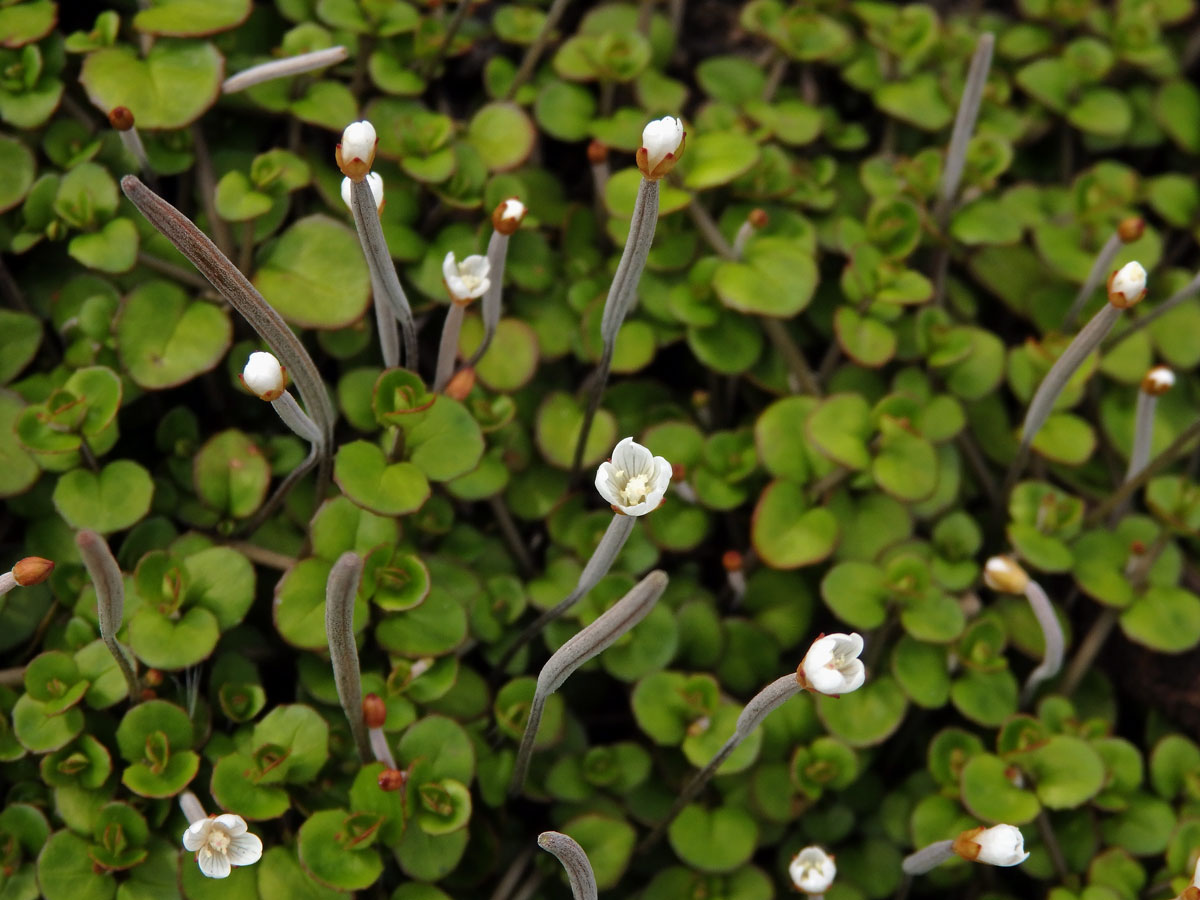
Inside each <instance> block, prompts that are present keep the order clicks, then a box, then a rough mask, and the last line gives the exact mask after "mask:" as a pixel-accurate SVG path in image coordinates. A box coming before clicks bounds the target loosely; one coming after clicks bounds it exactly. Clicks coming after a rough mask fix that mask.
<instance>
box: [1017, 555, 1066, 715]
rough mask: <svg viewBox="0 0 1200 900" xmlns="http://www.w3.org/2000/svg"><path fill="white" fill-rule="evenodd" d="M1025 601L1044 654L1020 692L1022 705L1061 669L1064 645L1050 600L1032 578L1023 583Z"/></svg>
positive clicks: (1060, 628) (1060, 627) (1060, 626)
mask: <svg viewBox="0 0 1200 900" xmlns="http://www.w3.org/2000/svg"><path fill="white" fill-rule="evenodd" d="M1025 599H1026V600H1028V601H1029V608H1030V609H1032V610H1033V615H1034V618H1036V619H1037V622H1038V625H1040V626H1041V628H1042V640H1043V642H1044V643H1045V652H1044V653H1043V654H1042V661H1041V663H1039V664H1038V667H1037V668H1036V669H1034V670H1033V671H1032V672H1030V673H1029V678H1028V680H1026V682H1025V687H1024V688H1023V689H1022V691H1021V702H1022V704H1025V703H1028V702H1029V701H1030V700H1032V699H1033V694H1034V691H1036V690H1037V686H1038V685H1039V684H1041V683H1042V682H1043V681H1047V680H1048V679H1051V678H1053V677H1054V676H1055V675H1057V674H1058V670H1059V669H1061V668H1062V661H1063V645H1064V643H1065V639H1064V637H1063V632H1062V625H1060V624H1059V622H1058V616H1056V615H1055V614H1054V607H1053V606H1052V605H1051V604H1050V598H1049V597H1047V596H1046V592H1045V591H1044V590H1042V587H1041V585H1039V584H1038V583H1037V582H1036V581H1034V580H1033V579H1032V578H1031V579H1029V580H1028V581H1027V582H1026V583H1025Z"/></svg>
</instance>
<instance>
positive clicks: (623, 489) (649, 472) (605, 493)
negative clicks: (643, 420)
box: [596, 437, 671, 516]
mask: <svg viewBox="0 0 1200 900" xmlns="http://www.w3.org/2000/svg"><path fill="white" fill-rule="evenodd" d="M670 483H671V464H670V463H669V462H667V461H666V460H665V459H663V458H662V457H661V456H655V455H654V454H652V453H651V452H650V451H649V450H647V449H646V448H645V447H643V446H642V445H641V444H638V443H635V442H634V440H633V438H631V437H627V438H625V439H624V440H623V441H621V443H619V444H617V446H616V448H615V449H614V450H613V455H612V459H611V460H609V461H608V462H602V463H600V468H598V469H597V470H596V490H598V491H599V492H600V496H601V497H603V498H604V499H605V500H607V501H608V502H609V503H611V504H612V507H613V509H614V510H615V511H616V512H619V513H623V514H624V515H627V516H644V515H645V514H646V513H648V512H653V511H654V510H656V509H658V506H659V504H660V503H662V499H663V496H664V495H665V494H666V493H667V485H669V484H670Z"/></svg>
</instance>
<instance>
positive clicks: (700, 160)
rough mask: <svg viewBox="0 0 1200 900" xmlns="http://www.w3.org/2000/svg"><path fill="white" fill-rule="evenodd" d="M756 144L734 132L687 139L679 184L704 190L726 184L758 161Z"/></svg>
mask: <svg viewBox="0 0 1200 900" xmlns="http://www.w3.org/2000/svg"><path fill="white" fill-rule="evenodd" d="M758 156H759V149H758V144H756V143H755V142H754V140H753V139H752V138H750V137H748V136H747V135H744V134H739V133H738V132H735V131H718V132H710V133H707V134H700V135H696V136H695V137H693V138H689V140H688V142H687V145H686V147H685V149H684V153H683V157H682V159H681V161H680V163H679V168H680V169H681V170H682V171H683V172H684V175H683V186H684V187H685V188H687V189H688V190H690V191H704V190H708V189H709V188H714V187H720V186H721V185H723V184H728V183H729V182H731V181H733V180H734V179H735V178H737V177H738V176H740V175H744V174H745V173H746V172H748V171H750V169H751V168H752V167H753V166H754V164H755V163H756V162H758Z"/></svg>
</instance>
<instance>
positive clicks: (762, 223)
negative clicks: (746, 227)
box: [746, 209, 771, 229]
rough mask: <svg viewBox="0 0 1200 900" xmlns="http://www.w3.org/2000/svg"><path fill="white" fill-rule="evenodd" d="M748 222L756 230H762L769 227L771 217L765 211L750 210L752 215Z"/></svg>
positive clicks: (749, 216)
mask: <svg viewBox="0 0 1200 900" xmlns="http://www.w3.org/2000/svg"><path fill="white" fill-rule="evenodd" d="M746 221H747V222H749V223H750V224H751V225H753V226H754V227H755V228H759V229H762V228H766V227H767V225H769V224H770V222H771V217H770V216H769V215H767V211H766V210H765V209H752V210H750V214H749V215H748V216H746Z"/></svg>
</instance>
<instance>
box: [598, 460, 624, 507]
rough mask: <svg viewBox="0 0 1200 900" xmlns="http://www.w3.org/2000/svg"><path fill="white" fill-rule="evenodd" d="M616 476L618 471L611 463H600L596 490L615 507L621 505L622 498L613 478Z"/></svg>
mask: <svg viewBox="0 0 1200 900" xmlns="http://www.w3.org/2000/svg"><path fill="white" fill-rule="evenodd" d="M615 474H616V469H615V468H614V466H613V464H612V463H610V462H602V463H600V468H598V469H597V470H596V490H598V491H599V492H600V496H601V497H603V498H604V499H605V500H607V501H608V502H609V503H610V504H613V505H615V506H620V505H621V497H620V495H619V494H618V492H617V486H616V483H615V482H614V481H613V476H614V475H615Z"/></svg>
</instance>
